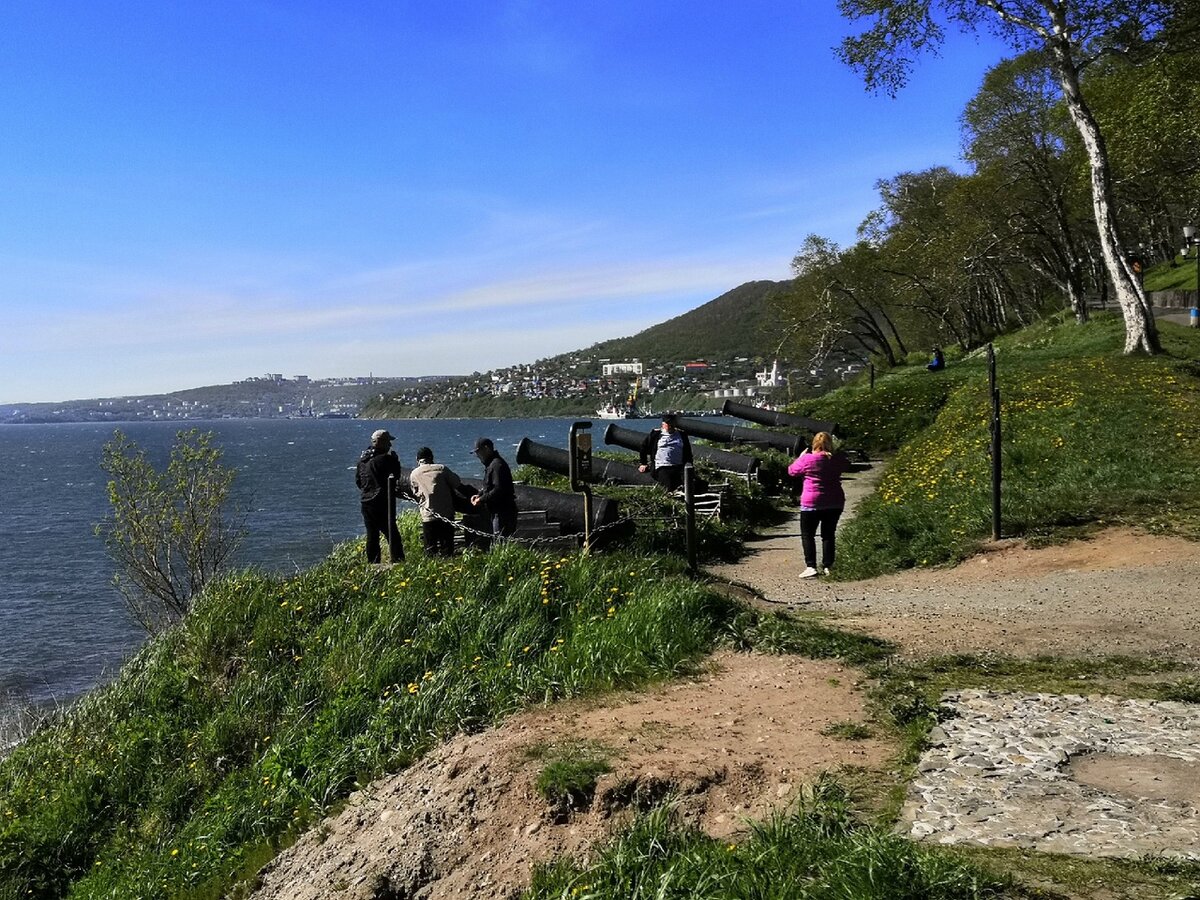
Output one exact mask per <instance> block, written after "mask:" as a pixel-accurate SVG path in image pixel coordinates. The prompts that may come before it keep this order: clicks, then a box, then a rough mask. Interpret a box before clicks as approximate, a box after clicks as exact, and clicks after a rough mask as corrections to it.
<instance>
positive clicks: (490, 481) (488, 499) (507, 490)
mask: <svg viewBox="0 0 1200 900" xmlns="http://www.w3.org/2000/svg"><path fill="white" fill-rule="evenodd" d="M479 502H480V503H486V504H487V508H488V509H489V510H491V511H492V512H493V513H502V512H516V511H517V491H516V489H515V488H514V487H513V478H512V469H510V468H509V467H508V463H506V462H505V461H504V457H502V456H501V455H500V454H499V453H492V455H491V458H490V459H488V461H487V462H486V463H485V468H484V472H483V490H481V491H480V492H479Z"/></svg>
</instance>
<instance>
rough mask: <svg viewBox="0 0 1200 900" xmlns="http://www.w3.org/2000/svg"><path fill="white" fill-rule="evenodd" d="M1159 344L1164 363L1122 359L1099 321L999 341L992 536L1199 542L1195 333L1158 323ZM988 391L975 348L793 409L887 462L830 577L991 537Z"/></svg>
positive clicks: (969, 547)
mask: <svg viewBox="0 0 1200 900" xmlns="http://www.w3.org/2000/svg"><path fill="white" fill-rule="evenodd" d="M1162 337H1163V343H1164V346H1165V348H1166V351H1167V352H1166V353H1165V354H1164V355H1162V356H1159V357H1154V358H1146V357H1123V356H1121V355H1120V346H1121V338H1122V331H1121V323H1120V322H1119V320H1117V319H1116V318H1115V317H1111V316H1101V317H1098V319H1097V321H1095V322H1093V323H1092V324H1090V325H1088V326H1086V327H1083V328H1080V327H1079V326H1076V325H1074V324H1073V323H1057V324H1055V323H1047V324H1042V325H1037V326H1033V327H1031V328H1028V329H1025V330H1023V331H1021V332H1017V333H1015V334H1013V335H1009V336H1007V337H1004V338H1002V339H1000V340H998V341H997V342H996V345H995V346H996V358H997V369H998V377H997V381H998V388H999V390H1000V395H1001V403H1002V409H1001V416H1002V423H1003V424H1002V433H1003V437H1004V447H1003V457H1002V459H1003V490H1002V518H1001V522H1002V534H1003V535H1004V536H1006V537H1013V536H1022V537H1027V538H1035V539H1044V538H1049V537H1052V536H1054V535H1059V534H1061V533H1062V531H1063V529H1065V528H1075V527H1081V526H1082V527H1094V526H1098V525H1104V524H1116V523H1124V524H1137V525H1139V526H1141V527H1145V528H1148V529H1150V530H1156V531H1170V532H1173V533H1178V534H1184V535H1188V536H1193V537H1197V536H1200V390H1198V389H1200V334H1197V333H1195V332H1193V331H1191V330H1189V329H1185V328H1179V327H1176V326H1172V325H1169V324H1167V325H1163V326H1162ZM987 385H988V380H987V368H986V359H985V356H984V354H983V353H982V352H977V353H975V354H973V355H971V356H970V357H969V358H967V359H962V360H958V361H956V362H953V363H952V364H951V365H950V366H949V367H948V368H947V369H946V371H945V372H943V373H940V374H937V375H932V374H930V373H928V372H926V371H925V370H924V369H923V368H922V369H911V370H910V369H903V370H898V371H896V372H894V373H891V374H889V375H887V376H885V377H883V378H879V379H877V381H876V388H875V390H874V391H873V392H872V391H870V390H869V389H868V388H867V386H866V385H865V384H857V385H854V386H850V387H847V388H845V389H842V390H840V391H837V392H835V393H833V394H830V395H827V396H826V397H824V398H822V399H820V400H819V401H815V402H813V403H810V404H806V405H805V406H804V407H803V409H804V411H805V412H808V413H811V414H814V415H819V416H823V417H829V418H834V419H837V420H838V421H840V422H842V423H844V425H845V427H846V428H847V430H848V432H849V440H850V442H851V443H861V444H863V445H865V446H867V447H869V448H870V449H872V450H873V451H875V452H882V453H888V454H893V456H892V459H891V461H890V462H889V464H888V468H887V470H886V472H885V473H884V476H883V478H882V480H881V482H880V485H879V489H878V491H877V493H876V494H875V495H874V496H873V497H872V498H870V499H869V500H868V501H867V502H866V503H865V504H864V505H863V506H862V507H861V508H860V511H859V514H858V516H857V517H856V519H855V520H854V521H853V522H851V523H849V524H848V525H847V527H846V529H845V530H844V532H843V534H842V538H843V540H842V542H841V543H840V545H839V570H840V574H841V575H842V576H843V577H862V576H867V575H871V574H876V573H879V572H882V571H887V570H892V569H897V568H907V567H911V566H922V565H936V564H940V563H945V562H948V561H952V560H956V559H960V558H962V557H964V556H966V555H968V554H970V553H971V552H972V551H973V550H974V549H975V548H976V547H978V545H979V543H980V542H981V541H983V540H986V539H988V538H990V536H991V462H990V454H989V417H990V404H989V400H988V391H987Z"/></svg>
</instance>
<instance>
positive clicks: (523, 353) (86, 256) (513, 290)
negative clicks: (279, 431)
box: [0, 0, 999, 402]
mask: <svg viewBox="0 0 1200 900" xmlns="http://www.w3.org/2000/svg"><path fill="white" fill-rule="evenodd" d="M846 31H847V25H846V23H845V22H844V21H843V20H841V19H840V17H839V16H838V14H837V9H836V4H835V2H834V0H811V2H805V3H784V2H769V0H739V2H736V3H731V2H727V0H726V2H715V0H691V2H688V3H683V2H674V0H666V2H650V3H646V2H632V0H611V2H606V0H601V2H598V3H593V4H576V3H563V2H551V0H512V2H507V0H489V2H484V0H479V2H476V0H464V2H453V0H449V2H446V3H428V2H421V3H418V2H409V0H378V2H376V0H362V2H356V3H351V4H334V3H328V2H309V0H288V2H283V0H279V2H262V0H239V2H236V3H234V2H219V0H218V2H208V3H195V2H189V0H181V2H173V3H149V2H141V0H134V2H128V0H126V2H120V3H117V2H107V0H94V2H88V3H83V2H77V0H65V2H63V3H59V4H54V5H47V4H44V3H36V2H32V0H10V2H8V3H6V4H4V5H3V7H2V8H0V316H2V318H3V327H2V328H0V402H33V401H39V400H65V399H70V398H81V397H99V396H118V395H128V394H143V393H152V392H159V391H169V390H176V389H180V388H185V387H194V386H197V385H202V384H217V383H225V382H230V381H234V380H238V379H241V378H245V377H248V376H251V375H260V374H263V373H265V372H281V373H284V374H285V375H288V376H292V375H296V374H306V375H310V376H312V377H328V376H338V375H352V374H353V375H358V374H367V373H369V372H373V373H374V374H376V375H421V374H445V373H469V372H471V371H486V370H488V369H491V368H494V367H497V366H502V365H509V364H513V363H518V362H531V361H533V360H535V359H538V358H542V357H546V356H551V355H553V354H556V353H560V352H563V351H566V350H571V349H575V348H577V347H584V346H587V345H589V344H591V343H594V342H596V341H599V340H604V339H607V338H612V337H620V336H623V335H628V334H633V333H635V332H637V331H639V330H641V329H642V328H645V327H648V326H649V325H653V324H655V323H657V322H661V321H663V320H664V319H667V318H670V317H671V316H674V315H678V314H679V313H681V312H684V311H686V310H688V309H692V308H695V307H696V306H699V305H700V304H702V303H704V302H706V301H708V300H711V299H712V298H713V297H716V296H718V295H719V294H721V293H723V292H724V291H726V290H729V289H730V288H733V287H735V286H737V285H738V284H741V283H742V282H745V281H749V280H753V279H779V278H785V277H787V276H788V274H789V264H790V261H791V258H792V256H793V255H794V253H795V252H796V250H797V249H799V247H800V244H801V243H802V241H803V240H804V237H805V236H806V235H807V234H809V233H812V232H816V233H819V234H823V235H826V236H828V237H831V238H833V239H834V240H837V241H839V242H840V243H846V242H849V241H851V240H853V238H854V233H855V228H856V226H857V225H858V223H859V222H860V221H861V219H862V217H863V216H864V215H865V214H866V213H867V212H868V211H869V210H870V209H871V208H873V207H874V206H875V205H876V201H877V197H876V194H875V191H874V187H873V185H874V183H875V182H876V181H877V180H878V179H880V178H886V177H890V176H892V175H895V174H897V173H898V172H901V171H907V170H913V169H923V168H926V167H928V166H931V165H937V164H949V165H957V164H958V152H959V132H958V116H959V114H960V112H961V110H962V107H963V105H964V103H965V102H966V101H967V100H968V99H969V98H970V97H971V96H972V95H973V94H974V93H975V91H976V90H977V88H978V86H979V84H980V81H981V79H982V76H983V73H984V71H985V69H986V68H987V67H988V66H989V65H991V64H993V63H994V62H995V61H996V60H997V59H998V58H999V51H998V48H997V47H996V46H995V45H991V44H986V43H985V44H979V43H976V42H975V41H974V40H973V39H970V38H961V39H955V40H952V41H951V42H950V45H949V46H948V47H947V48H946V52H945V53H944V54H943V55H942V57H940V58H930V59H926V60H923V61H922V62H921V64H920V65H919V67H918V68H917V70H916V73H915V75H914V78H913V80H912V82H911V84H910V86H909V87H908V88H907V89H906V90H905V91H904V92H902V93H901V95H900V96H899V97H898V98H897V99H895V100H892V99H889V98H887V97H884V96H875V95H871V94H868V93H866V92H865V91H864V89H863V87H862V84H861V82H860V80H859V79H858V77H857V76H856V75H855V74H854V73H853V72H851V71H850V70H848V69H846V68H845V67H844V66H843V65H842V64H841V63H839V62H838V61H837V59H836V58H835V57H834V54H833V51H832V48H833V47H834V46H835V45H836V44H837V43H838V41H839V39H840V38H841V37H842V36H843V35H844V34H845V33H846Z"/></svg>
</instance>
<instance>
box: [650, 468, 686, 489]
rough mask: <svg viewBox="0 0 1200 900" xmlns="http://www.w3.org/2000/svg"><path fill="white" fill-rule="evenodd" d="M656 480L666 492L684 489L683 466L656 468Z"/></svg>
mask: <svg viewBox="0 0 1200 900" xmlns="http://www.w3.org/2000/svg"><path fill="white" fill-rule="evenodd" d="M654 480H655V481H657V482H658V483H659V484H661V485H662V489H663V490H664V491H677V490H679V489H680V488H681V487H683V466H655V468H654Z"/></svg>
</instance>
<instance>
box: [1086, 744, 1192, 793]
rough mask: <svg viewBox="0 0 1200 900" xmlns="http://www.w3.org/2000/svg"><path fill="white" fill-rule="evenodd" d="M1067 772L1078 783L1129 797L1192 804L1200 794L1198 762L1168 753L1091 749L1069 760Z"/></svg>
mask: <svg viewBox="0 0 1200 900" xmlns="http://www.w3.org/2000/svg"><path fill="white" fill-rule="evenodd" d="M1068 772H1069V773H1070V775H1071V778H1073V779H1074V780H1075V781H1077V782H1079V783H1080V784H1083V785H1087V786H1088V787H1091V788H1095V789H1096V790H1098V791H1101V792H1103V793H1105V794H1118V795H1120V796H1124V797H1129V798H1130V799H1132V800H1172V801H1175V802H1177V803H1193V804H1194V803H1195V802H1196V798H1197V797H1200V763H1195V762H1191V761H1188V760H1183V759H1174V758H1172V757H1169V756H1159V755H1158V754H1150V755H1147V756H1131V755H1129V754H1124V753H1091V754H1088V755H1086V756H1081V757H1079V758H1078V759H1075V760H1072V761H1071V763H1070V765H1069V766H1068Z"/></svg>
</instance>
